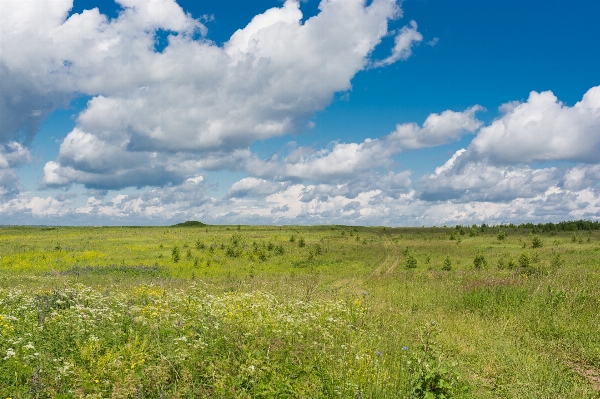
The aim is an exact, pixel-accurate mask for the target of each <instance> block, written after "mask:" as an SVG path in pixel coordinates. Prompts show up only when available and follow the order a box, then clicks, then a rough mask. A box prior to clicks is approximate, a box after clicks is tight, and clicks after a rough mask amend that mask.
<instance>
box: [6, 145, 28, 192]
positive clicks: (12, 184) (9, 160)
mask: <svg viewBox="0 0 600 399" xmlns="http://www.w3.org/2000/svg"><path fill="white" fill-rule="evenodd" d="M30 160H31V156H30V154H29V150H27V148H25V147H24V146H23V145H22V144H20V143H17V142H14V141H13V142H10V143H8V144H4V145H0V198H7V197H11V196H14V195H16V194H17V193H18V192H19V191H20V190H21V186H20V184H19V179H18V178H17V175H16V174H15V172H14V169H15V168H18V167H19V166H21V165H23V164H26V163H28V162H29V161H30Z"/></svg>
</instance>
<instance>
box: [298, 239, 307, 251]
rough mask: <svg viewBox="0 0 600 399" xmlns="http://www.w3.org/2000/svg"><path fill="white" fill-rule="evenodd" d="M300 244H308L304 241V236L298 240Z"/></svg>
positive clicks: (301, 245)
mask: <svg viewBox="0 0 600 399" xmlns="http://www.w3.org/2000/svg"><path fill="white" fill-rule="evenodd" d="M298 246H299V247H300V248H302V247H304V246H306V241H304V237H300V239H299V240H298Z"/></svg>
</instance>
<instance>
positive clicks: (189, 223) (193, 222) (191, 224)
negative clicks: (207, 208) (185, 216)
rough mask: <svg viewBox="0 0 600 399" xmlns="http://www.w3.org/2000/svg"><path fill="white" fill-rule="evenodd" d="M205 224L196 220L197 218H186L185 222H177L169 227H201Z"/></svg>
mask: <svg viewBox="0 0 600 399" xmlns="http://www.w3.org/2000/svg"><path fill="white" fill-rule="evenodd" d="M202 226H207V225H206V224H205V223H202V222H198V221H197V220H188V221H187V222H183V223H177V224H174V225H172V226H171V227H202Z"/></svg>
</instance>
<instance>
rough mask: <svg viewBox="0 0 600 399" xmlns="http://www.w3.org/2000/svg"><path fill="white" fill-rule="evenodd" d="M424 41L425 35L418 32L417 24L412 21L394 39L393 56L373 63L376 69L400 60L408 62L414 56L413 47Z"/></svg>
mask: <svg viewBox="0 0 600 399" xmlns="http://www.w3.org/2000/svg"><path fill="white" fill-rule="evenodd" d="M421 41H423V35H421V34H420V33H419V32H418V31H417V23H416V22H415V21H410V24H409V25H408V26H405V27H403V28H402V29H400V32H399V33H398V34H397V35H396V37H395V38H394V48H393V49H392V54H391V55H390V56H389V57H387V58H385V59H383V60H381V61H376V62H374V63H373V66H374V67H375V68H377V67H382V66H386V65H391V64H393V63H394V62H396V61H399V60H406V59H407V58H408V57H410V56H411V55H412V47H413V46H414V45H418V44H419V43H421Z"/></svg>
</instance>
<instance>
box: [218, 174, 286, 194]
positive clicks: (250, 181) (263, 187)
mask: <svg viewBox="0 0 600 399" xmlns="http://www.w3.org/2000/svg"><path fill="white" fill-rule="evenodd" d="M283 188H284V187H283V186H282V185H281V184H278V183H275V182H271V181H267V180H264V179H257V178H255V177H245V178H243V179H242V180H240V181H237V182H235V183H233V184H232V186H231V187H230V188H229V190H228V191H227V197H228V198H238V197H265V196H267V195H270V194H273V193H276V192H278V191H281V190H282V189H283Z"/></svg>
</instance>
